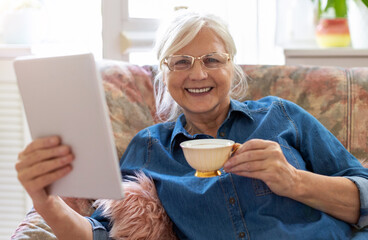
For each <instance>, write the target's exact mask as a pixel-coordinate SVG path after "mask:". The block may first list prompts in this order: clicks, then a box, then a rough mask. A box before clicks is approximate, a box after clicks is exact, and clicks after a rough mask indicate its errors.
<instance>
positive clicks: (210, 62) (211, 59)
mask: <svg viewBox="0 0 368 240" xmlns="http://www.w3.org/2000/svg"><path fill="white" fill-rule="evenodd" d="M195 60H199V61H201V63H202V65H203V66H205V67H206V68H209V69H215V68H221V67H223V66H225V65H226V64H227V62H228V61H229V60H230V55H229V54H228V53H216V52H214V53H209V54H205V55H203V56H201V57H193V56H189V55H171V56H168V57H166V58H165V59H164V61H163V63H164V64H165V65H167V67H168V68H169V69H170V71H185V70H188V69H191V68H192V67H193V64H194V61H195Z"/></svg>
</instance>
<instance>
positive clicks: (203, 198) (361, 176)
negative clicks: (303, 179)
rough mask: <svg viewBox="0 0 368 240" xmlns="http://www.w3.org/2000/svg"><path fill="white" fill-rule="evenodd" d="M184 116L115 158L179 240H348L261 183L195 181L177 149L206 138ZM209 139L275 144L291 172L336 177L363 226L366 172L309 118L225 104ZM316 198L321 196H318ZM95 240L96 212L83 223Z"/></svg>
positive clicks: (286, 105) (262, 106)
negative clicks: (353, 196) (157, 203)
mask: <svg viewBox="0 0 368 240" xmlns="http://www.w3.org/2000/svg"><path fill="white" fill-rule="evenodd" d="M185 124H186V120H185V116H184V115H181V116H180V117H179V118H178V120H177V121H176V122H169V123H160V124H157V125H154V126H151V127H149V128H146V129H144V130H142V131H140V132H139V133H138V134H137V135H136V136H135V137H134V138H133V140H132V141H131V143H130V144H129V146H128V148H127V150H126V152H125V153H124V155H123V157H122V159H121V169H122V171H126V170H143V171H144V172H145V173H146V174H147V175H149V176H151V177H152V178H153V180H154V182H155V185H156V188H157V193H158V195H159V198H160V200H161V202H162V204H163V206H164V208H165V210H166V212H167V214H168V215H169V217H170V218H171V220H172V221H173V223H174V230H175V232H176V233H177V235H178V237H179V238H180V239H226V240H229V239H252V240H257V239H350V238H351V237H352V229H353V228H352V226H351V225H350V224H347V223H345V222H343V221H341V220H338V219H336V218H334V217H332V216H330V215H328V214H325V213H323V212H321V211H319V210H316V209H314V208H311V207H309V206H307V205H305V204H302V203H300V202H297V201H295V200H293V199H290V198H287V197H281V196H278V195H276V194H274V193H273V192H272V191H271V190H270V189H269V188H268V186H267V185H266V184H265V183H264V182H262V181H261V180H257V179H251V178H247V177H242V176H238V175H235V174H231V173H226V172H224V171H223V170H221V171H222V175H220V176H217V177H212V178H198V177H195V176H194V172H195V171H194V169H192V168H191V167H190V166H189V165H188V163H187V162H186V161H185V158H184V155H183V151H182V149H181V148H180V143H181V142H183V141H186V140H191V139H205V138H212V137H211V136H208V135H205V134H195V135H194V136H192V135H190V134H189V133H188V132H187V131H186V130H185V129H184V126H185ZM217 138H223V139H231V140H234V141H235V142H238V143H244V142H245V141H248V140H249V139H254V138H258V139H266V140H272V141H275V142H278V143H279V144H280V146H281V148H282V151H283V153H284V155H285V157H286V159H287V160H288V162H289V163H290V164H291V165H293V166H294V167H295V168H297V169H301V170H306V171H312V172H314V173H317V174H322V175H327V176H344V177H347V178H349V179H350V180H351V181H353V182H354V183H355V184H356V185H357V187H358V188H359V190H360V200H361V212H360V213H361V216H360V219H359V223H358V227H363V226H365V225H367V224H368V187H367V186H368V180H367V179H368V169H365V168H364V167H362V165H361V164H360V163H359V161H358V160H357V159H356V158H354V157H353V156H352V155H351V154H350V153H349V152H348V151H347V150H346V149H345V148H344V147H343V145H342V144H341V143H340V142H339V141H338V140H337V139H336V138H335V137H334V136H333V135H332V134H331V133H330V132H329V131H328V130H327V129H326V128H325V127H324V126H322V124H320V123H319V122H318V121H317V120H316V119H315V118H314V117H313V116H311V115H310V114H309V113H307V112H306V111H304V110H303V109H302V108H300V107H299V106H297V105H295V104H293V103H291V102H289V101H286V100H283V99H280V98H276V97H266V98H263V99H260V100H258V101H245V102H238V101H235V100H231V103H230V110H229V112H228V115H227V118H226V119H225V121H224V122H223V124H222V125H221V127H220V128H219V130H218V133H217ZM321 194H323V193H321ZM89 220H90V221H91V223H92V225H93V229H94V234H95V239H98V237H97V236H98V234H101V239H103V238H107V235H106V232H104V231H106V230H105V228H106V229H107V230H109V225H108V224H107V223H106V222H105V223H104V221H108V220H106V219H104V218H103V217H102V216H101V214H100V212H99V211H97V212H96V213H95V214H94V215H92V217H91V218H89Z"/></svg>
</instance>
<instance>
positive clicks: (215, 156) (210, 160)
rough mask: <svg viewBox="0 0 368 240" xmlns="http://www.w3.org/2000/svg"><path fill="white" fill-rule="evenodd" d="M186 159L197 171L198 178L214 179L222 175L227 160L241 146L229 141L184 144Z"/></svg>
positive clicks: (201, 140) (194, 141) (189, 142)
mask: <svg viewBox="0 0 368 240" xmlns="http://www.w3.org/2000/svg"><path fill="white" fill-rule="evenodd" d="M180 146H181V147H182V149H183V152H184V156H185V159H186V160H187V162H188V164H189V165H190V166H191V167H192V168H194V169H195V170H196V172H195V176H197V177H214V176H219V175H221V171H219V169H221V168H222V167H223V166H224V164H225V162H226V160H227V159H229V157H230V156H231V154H232V153H234V152H235V151H236V149H237V148H238V147H239V146H240V144H238V143H235V142H234V141H232V140H227V139H197V140H189V141H185V142H182V143H181V144H180Z"/></svg>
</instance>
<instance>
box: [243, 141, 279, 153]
mask: <svg viewBox="0 0 368 240" xmlns="http://www.w3.org/2000/svg"><path fill="white" fill-rule="evenodd" d="M274 144H276V143H275V142H273V141H269V140H263V139H251V140H249V141H246V142H245V143H243V145H242V146H241V147H240V148H239V149H238V152H240V153H241V152H245V151H250V150H257V149H266V148H268V147H269V146H270V145H274Z"/></svg>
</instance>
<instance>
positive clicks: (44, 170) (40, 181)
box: [15, 136, 74, 210]
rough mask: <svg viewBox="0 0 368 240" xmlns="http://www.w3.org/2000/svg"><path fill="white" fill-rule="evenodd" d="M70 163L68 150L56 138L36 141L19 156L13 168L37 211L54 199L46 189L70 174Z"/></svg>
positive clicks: (70, 158)
mask: <svg viewBox="0 0 368 240" xmlns="http://www.w3.org/2000/svg"><path fill="white" fill-rule="evenodd" d="M73 159H74V156H73V154H72V153H71V149H70V147H69V146H67V145H63V144H62V143H61V139H60V138H59V137H57V136H52V137H46V138H39V139H35V140H34V141H32V142H31V143H30V144H29V145H28V146H27V147H26V148H25V149H24V150H23V151H22V152H20V153H19V155H18V162H17V163H16V165H15V168H16V170H17V172H18V179H19V181H20V183H21V184H22V185H23V187H24V188H25V190H26V191H27V192H28V194H29V196H30V197H31V198H32V201H33V205H34V207H35V209H36V210H38V208H41V207H47V203H50V201H52V200H53V199H54V198H55V196H51V195H49V194H48V192H47V190H46V187H47V186H48V185H50V184H51V183H53V182H55V181H56V180H58V179H60V178H62V177H64V176H65V175H67V174H68V173H69V172H70V171H71V170H72V166H71V162H72V161H73Z"/></svg>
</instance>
